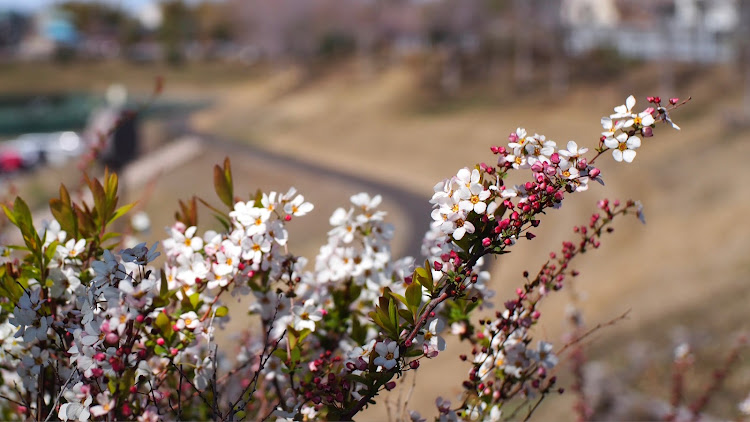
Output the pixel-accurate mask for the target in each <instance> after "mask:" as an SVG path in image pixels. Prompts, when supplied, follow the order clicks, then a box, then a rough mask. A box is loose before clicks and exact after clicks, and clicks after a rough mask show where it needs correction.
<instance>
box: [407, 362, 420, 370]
mask: <svg viewBox="0 0 750 422" xmlns="http://www.w3.org/2000/svg"><path fill="white" fill-rule="evenodd" d="M409 368H411V369H417V368H419V361H418V360H413V361H411V362H409Z"/></svg>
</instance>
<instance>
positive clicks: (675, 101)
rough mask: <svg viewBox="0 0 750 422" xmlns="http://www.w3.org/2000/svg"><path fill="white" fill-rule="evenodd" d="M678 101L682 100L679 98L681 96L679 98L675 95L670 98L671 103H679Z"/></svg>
mask: <svg viewBox="0 0 750 422" xmlns="http://www.w3.org/2000/svg"><path fill="white" fill-rule="evenodd" d="M678 101H680V99H679V98H677V97H675V98H670V99H669V104H672V105H675V104H677V102H678Z"/></svg>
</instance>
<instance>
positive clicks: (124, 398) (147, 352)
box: [0, 96, 678, 421]
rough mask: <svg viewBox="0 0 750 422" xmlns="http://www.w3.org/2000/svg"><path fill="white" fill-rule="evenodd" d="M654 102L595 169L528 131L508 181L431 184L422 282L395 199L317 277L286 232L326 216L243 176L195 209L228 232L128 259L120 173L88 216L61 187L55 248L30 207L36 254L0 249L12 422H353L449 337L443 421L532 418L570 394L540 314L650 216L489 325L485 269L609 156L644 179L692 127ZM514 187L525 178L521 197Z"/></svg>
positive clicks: (223, 174) (334, 249) (345, 213)
mask: <svg viewBox="0 0 750 422" xmlns="http://www.w3.org/2000/svg"><path fill="white" fill-rule="evenodd" d="M648 100H649V102H650V103H651V104H652V105H651V106H649V107H648V108H646V109H645V110H644V111H641V112H637V111H633V108H634V106H635V99H634V98H633V97H632V96H631V97H629V98H628V99H627V100H626V103H625V104H624V105H622V106H619V107H616V108H615V110H614V111H615V113H614V114H612V115H611V116H610V117H606V118H603V119H602V126H603V128H604V132H603V133H602V136H601V139H600V142H599V145H598V146H596V147H595V148H594V149H593V151H592V154H590V155H593V156H591V157H589V156H587V153H588V152H589V149H587V148H583V147H580V146H579V145H578V144H576V143H575V142H573V141H570V142H568V143H567V145H565V148H559V147H558V146H557V144H556V143H555V142H553V141H551V140H548V139H546V138H545V137H544V136H542V135H536V134H535V135H530V134H529V133H527V132H526V131H525V130H524V129H520V128H519V129H517V130H516V131H515V132H514V133H512V134H511V135H510V137H509V143H508V145H507V146H497V147H492V152H493V153H494V154H495V155H496V156H497V158H498V160H497V164H496V165H487V164H484V163H482V164H479V165H477V166H476V167H473V168H464V169H461V170H459V171H458V172H457V173H456V175H455V176H453V177H451V178H449V179H446V180H444V181H442V182H440V183H438V184H437V185H435V188H434V195H433V197H432V200H431V203H432V204H433V211H432V223H431V225H430V229H429V231H428V232H427V234H426V235H425V237H424V242H423V247H422V253H423V254H424V255H425V258H426V259H425V260H424V261H422V260H420V261H419V264H418V265H417V264H415V260H414V259H413V258H403V259H398V260H397V259H394V258H393V257H392V254H391V248H390V243H389V242H390V240H391V238H392V236H393V228H392V226H390V225H389V224H387V223H385V221H384V218H385V213H384V212H383V211H379V210H378V206H379V204H380V202H381V197H380V196H374V197H373V196H370V195H368V194H366V193H360V194H357V195H354V196H352V197H351V206H350V207H349V208H348V209H345V208H339V209H337V210H336V211H335V212H334V213H333V215H332V216H331V218H330V224H331V226H332V228H331V230H330V231H329V232H328V241H327V243H326V244H325V245H324V246H322V247H321V248H320V252H319V254H318V256H317V257H316V259H315V262H314V265H308V261H307V259H305V258H304V257H299V256H295V255H293V254H292V253H290V251H289V250H288V247H287V246H288V232H287V224H288V223H289V222H290V221H291V220H296V219H297V218H302V217H304V216H305V215H306V214H307V213H309V212H310V211H312V210H313V205H312V204H310V203H309V202H306V201H305V199H304V197H303V196H302V195H299V194H298V193H297V192H296V190H295V189H294V188H291V189H290V190H289V191H287V192H286V193H280V192H258V193H257V194H256V195H255V197H253V198H249V200H247V201H243V200H239V199H237V198H235V196H234V192H233V183H232V172H231V167H230V163H229V161H228V160H227V161H225V163H224V165H223V166H216V167H215V169H214V184H215V188H216V192H217V194H218V197H219V199H220V200H221V201H222V202H223V206H224V207H225V208H224V209H220V208H219V207H215V206H212V205H210V204H209V203H207V202H206V201H203V200H200V201H201V203H203V204H205V205H206V206H208V207H209V208H210V209H211V210H213V211H214V213H215V215H216V217H217V218H218V220H219V221H220V223H221V224H222V226H223V230H221V231H213V230H209V231H205V232H202V233H199V232H198V224H197V201H196V199H195V198H194V199H193V200H191V201H187V202H180V210H179V211H178V212H177V214H176V220H177V221H176V222H175V223H174V225H172V226H171V227H169V228H168V237H167V238H166V239H165V240H164V241H163V242H162V249H161V251H158V249H159V248H158V245H156V244H155V245H153V246H151V247H147V245H146V244H140V245H138V246H135V247H133V248H128V249H123V250H119V248H118V239H119V237H118V234H117V233H114V232H113V231H111V230H110V226H111V225H112V223H114V222H115V221H116V220H117V219H118V218H120V217H121V216H123V215H124V214H125V213H126V212H127V211H128V210H129V208H130V205H125V206H122V207H119V208H118V197H117V185H118V182H117V177H116V176H115V175H114V174H109V173H106V172H105V175H104V177H103V179H102V180H101V181H100V180H97V179H88V178H87V179H86V181H87V184H88V187H89V188H90V190H91V194H92V197H93V203H86V202H75V201H73V200H72V199H71V196H70V195H69V194H68V192H67V190H66V188H65V187H64V186H61V188H60V197H59V198H57V199H53V200H52V201H50V209H51V211H52V214H53V216H54V220H53V221H52V222H50V223H49V224H46V225H45V226H44V227H43V228H42V229H41V230H37V229H36V228H35V227H34V226H33V224H32V219H31V212H30V210H29V209H28V207H27V206H26V204H25V203H24V201H23V200H22V199H20V198H18V199H16V201H15V203H14V205H13V206H12V207H6V208H5V214H6V215H7V217H8V219H9V220H10V222H11V223H12V224H14V225H16V226H17V227H18V229H19V230H20V232H21V235H22V237H23V242H24V245H23V246H4V247H2V251H0V252H2V253H0V256H1V258H0V259H2V262H3V264H4V265H3V266H2V267H0V289H2V291H3V299H2V302H1V303H0V306H1V307H2V313H0V321H2V322H1V324H0V333H2V334H1V336H0V339H2V348H0V370H1V371H0V374H1V375H2V381H3V383H2V386H1V387H0V395H1V396H2V398H3V401H2V402H0V403H2V407H0V408H1V409H2V417H3V419H12V418H17V419H20V418H31V417H33V418H36V419H37V420H46V419H50V418H55V417H57V418H59V419H60V420H79V421H85V420H88V419H102V420H104V419H107V420H111V419H118V420H119V419H138V420H172V419H214V420H230V419H231V420H238V419H239V420H242V419H246V420H260V419H269V418H278V419H300V418H302V419H305V420H310V419H316V418H325V419H329V420H349V419H351V418H352V417H354V416H355V415H356V414H357V413H359V412H360V411H361V410H363V409H364V408H365V407H366V406H368V405H370V404H374V403H375V398H376V397H377V395H378V394H379V393H380V392H381V391H383V390H384V389H386V390H389V389H392V388H394V386H395V385H396V382H395V380H397V379H398V378H400V377H401V376H403V375H404V373H406V372H407V371H411V370H416V369H417V368H418V367H419V366H420V362H421V360H422V359H433V358H436V357H438V356H439V354H440V353H441V352H442V351H444V350H445V347H446V342H445V340H444V338H443V336H445V335H448V333H450V334H453V335H457V336H458V337H459V338H460V339H461V340H463V341H466V342H468V343H469V344H470V346H471V357H468V356H467V355H462V359H464V360H470V361H471V362H473V365H472V368H471V371H470V372H469V374H468V378H467V380H466V381H465V382H464V383H463V387H464V389H465V392H464V394H463V397H462V400H461V401H460V402H458V403H457V404H456V405H452V404H451V403H450V402H448V401H446V400H443V399H440V398H439V399H438V400H437V410H438V414H439V416H438V418H439V419H440V420H458V419H464V420H498V419H499V418H501V414H502V413H505V415H504V416H502V417H506V418H513V417H514V412H512V411H509V410H507V409H506V407H505V405H506V404H507V403H508V401H509V400H510V399H513V398H516V397H524V398H526V399H528V400H532V399H533V400H536V402H535V403H536V405H535V406H534V407H533V408H530V410H529V415H530V413H531V412H533V410H534V409H535V408H536V406H538V404H539V402H540V401H541V400H542V399H543V398H544V397H545V396H547V395H549V394H551V393H553V392H562V390H560V389H558V388H559V387H558V386H557V385H556V377H555V376H554V368H555V367H556V365H557V363H558V360H559V358H558V355H559V352H560V351H561V348H559V347H558V348H555V347H554V346H553V345H552V344H550V343H548V342H546V341H542V340H540V341H535V340H534V339H533V338H532V328H533V326H534V325H535V324H536V323H537V321H538V320H539V318H540V315H541V314H540V311H539V306H540V303H541V301H542V300H543V299H544V298H545V297H546V296H547V295H548V294H550V293H551V292H553V291H556V290H559V289H561V288H562V287H563V285H564V283H565V280H566V279H567V278H568V277H570V276H574V275H575V274H576V272H575V271H574V270H572V268H571V267H570V262H571V260H572V259H573V258H575V257H576V256H577V255H579V254H582V253H585V252H586V251H588V250H589V249H590V248H596V247H598V246H599V241H600V240H599V239H600V237H601V236H602V235H603V234H604V233H606V232H608V231H611V228H610V227H609V226H610V224H611V223H612V221H613V219H614V218H615V217H617V216H620V215H624V214H635V215H637V216H638V217H640V218H641V219H642V218H643V214H642V211H641V206H640V204H639V203H637V202H633V201H627V202H624V203H620V202H618V201H612V202H610V201H607V200H602V201H600V202H599V204H598V206H599V208H600V212H599V213H597V214H594V215H593V216H592V217H591V219H590V220H589V221H588V223H587V224H584V225H582V226H580V227H576V229H575V231H576V233H577V234H578V236H579V240H577V241H575V242H565V243H564V244H563V249H562V251H560V253H558V254H552V255H551V258H550V260H549V261H547V262H546V263H545V264H544V265H543V266H542V268H541V270H540V271H539V272H538V273H537V274H536V275H528V274H527V277H526V281H525V282H524V284H523V286H521V287H520V288H519V289H518V290H517V294H516V296H515V297H513V298H511V299H509V300H508V301H506V302H504V304H503V306H502V308H501V309H500V310H498V311H496V312H495V313H494V317H493V318H489V319H482V320H479V321H478V324H477V323H476V320H475V319H472V316H473V315H474V313H475V312H476V311H478V310H481V309H488V308H492V307H493V304H492V300H491V298H492V297H493V294H494V292H493V291H492V290H490V289H489V287H488V281H489V273H488V272H486V271H483V270H482V265H483V260H484V257H485V256H487V255H503V254H507V253H509V252H510V251H511V248H512V247H513V245H514V244H515V243H516V242H518V241H520V240H521V239H532V238H533V237H534V234H533V230H534V228H536V227H537V226H539V224H540V221H541V217H542V216H543V215H544V214H545V212H546V211H547V210H548V209H550V208H559V207H560V206H561V205H562V203H563V201H564V200H565V198H566V197H567V196H569V195H571V194H573V193H575V192H580V191H583V190H586V189H588V187H589V184H590V182H592V181H595V182H599V183H602V184H603V182H602V177H601V171H600V170H599V169H598V168H597V167H595V166H594V163H595V161H596V160H597V159H598V158H599V156H601V155H603V154H605V153H607V152H609V151H611V154H612V156H613V158H614V159H615V160H616V161H625V162H631V161H633V159H634V158H635V157H636V150H637V149H638V148H639V147H640V146H641V142H642V140H644V139H646V138H648V137H650V136H652V130H653V128H654V127H655V126H656V124H657V122H659V121H663V122H667V123H669V124H671V125H672V126H673V127H675V128H677V126H676V125H674V123H672V121H671V120H670V118H669V115H668V114H667V113H668V112H667V108H674V107H676V106H677V105H678V104H677V99H672V100H670V101H669V103H670V105H669V106H667V107H663V106H662V105H661V100H660V99H659V98H652V97H649V99H648ZM516 170H522V171H524V174H526V176H525V177H528V179H527V180H525V181H524V182H523V183H522V184H518V185H511V184H510V183H509V182H508V181H507V180H506V179H507V178H508V176H510V175H511V173H513V172H514V171H516ZM11 251H13V253H10V252H11ZM160 255H162V256H163V257H162V258H163V261H164V262H163V264H159V265H158V266H157V267H154V266H153V265H154V260H155V259H156V258H157V257H159V256H160ZM310 267H312V268H310ZM227 295H230V296H248V295H250V296H252V297H253V298H254V300H253V303H252V304H251V305H250V307H249V310H248V311H249V314H250V315H253V316H257V318H256V319H255V321H257V322H258V325H257V329H254V330H248V331H247V332H246V333H245V334H244V336H243V338H242V340H241V342H240V344H239V345H238V348H239V351H238V353H237V354H236V356H235V357H234V358H231V357H227V356H225V354H224V353H221V352H220V351H219V350H218V345H217V344H216V341H215V339H214V336H215V330H216V328H217V327H221V326H222V325H223V324H224V323H225V322H226V321H227V320H228V318H229V312H228V308H227V306H226V305H225V304H224V303H225V302H226V299H227ZM447 327H450V331H449V332H446V328H447ZM516 410H518V409H516ZM411 417H412V418H413V419H415V420H419V419H420V418H421V417H420V416H419V415H418V414H417V413H416V412H412V413H411Z"/></svg>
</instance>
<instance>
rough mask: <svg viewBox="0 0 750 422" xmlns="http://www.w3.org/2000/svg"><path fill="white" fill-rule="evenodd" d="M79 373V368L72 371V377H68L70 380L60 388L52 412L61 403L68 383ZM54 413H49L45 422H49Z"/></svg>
mask: <svg viewBox="0 0 750 422" xmlns="http://www.w3.org/2000/svg"><path fill="white" fill-rule="evenodd" d="M77 373H78V368H76V369H74V370H72V371H70V376H69V377H68V380H67V381H65V384H63V386H62V387H60V393H59V394H58V395H57V398H56V399H55V402H54V403H52V410H54V409H55V408H57V404H58V403H59V402H60V397H62V395H63V392H65V387H67V386H68V383H69V382H70V380H71V379H73V375H75V374H77ZM53 413H54V412H49V414H48V415H47V418H46V419H45V420H44V422H47V421H49V418H51V417H52V414H53Z"/></svg>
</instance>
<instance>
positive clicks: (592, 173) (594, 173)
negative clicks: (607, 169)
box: [589, 167, 601, 179]
mask: <svg viewBox="0 0 750 422" xmlns="http://www.w3.org/2000/svg"><path fill="white" fill-rule="evenodd" d="M599 174H601V170H599V169H598V168H596V167H594V168H592V169H591V170H589V176H590V177H593V178H594V179H596V178H597V177H598V176H599Z"/></svg>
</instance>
